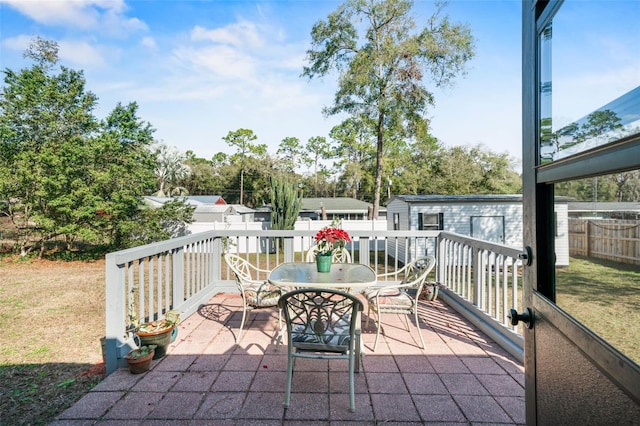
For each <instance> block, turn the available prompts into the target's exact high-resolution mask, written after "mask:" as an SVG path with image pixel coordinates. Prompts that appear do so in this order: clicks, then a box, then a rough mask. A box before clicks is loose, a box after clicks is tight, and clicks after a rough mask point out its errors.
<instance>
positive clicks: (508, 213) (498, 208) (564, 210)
mask: <svg viewBox="0 0 640 426" xmlns="http://www.w3.org/2000/svg"><path fill="white" fill-rule="evenodd" d="M555 211H556V217H557V235H556V256H557V260H556V264H557V265H558V266H568V265H569V242H568V241H569V240H568V220H567V217H568V216H567V215H568V206H567V204H566V203H556V206H555ZM394 212H397V213H399V214H400V229H402V230H407V229H409V230H411V229H416V230H417V229H418V215H419V214H420V213H428V214H438V213H443V214H444V223H443V227H444V230H445V231H449V232H455V233H456V234H461V235H468V236H472V235H471V234H472V230H471V218H472V216H498V217H504V242H503V243H502V244H504V245H506V246H508V247H513V248H516V249H518V250H520V249H522V248H523V243H522V239H523V236H522V228H523V226H522V223H523V219H522V202H514V201H495V200H492V201H482V200H472V201H469V202H460V201H454V202H442V201H438V202H429V201H424V202H416V201H414V202H411V203H408V202H406V201H403V200H401V199H398V198H396V199H393V200H392V201H391V202H390V203H389V204H388V205H387V214H388V215H387V224H388V225H387V226H388V229H393V213H394ZM419 252H424V253H425V254H434V252H435V248H434V247H426V248H420V249H419ZM402 255H403V256H404V252H403V253H402Z"/></svg>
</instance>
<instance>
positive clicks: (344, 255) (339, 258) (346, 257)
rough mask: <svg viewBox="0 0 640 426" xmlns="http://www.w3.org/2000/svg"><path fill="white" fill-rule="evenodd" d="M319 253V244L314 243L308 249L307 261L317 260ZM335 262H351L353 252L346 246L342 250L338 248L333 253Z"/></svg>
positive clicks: (332, 259)
mask: <svg viewBox="0 0 640 426" xmlns="http://www.w3.org/2000/svg"><path fill="white" fill-rule="evenodd" d="M317 254H318V245H317V244H316V245H313V246H311V248H310V249H309V250H308V251H307V255H306V261H307V262H315V261H316V255H317ZM331 261H332V262H333V263H351V253H349V250H347V249H346V248H344V247H343V248H342V249H340V250H336V251H335V252H334V253H333V257H332V258H331Z"/></svg>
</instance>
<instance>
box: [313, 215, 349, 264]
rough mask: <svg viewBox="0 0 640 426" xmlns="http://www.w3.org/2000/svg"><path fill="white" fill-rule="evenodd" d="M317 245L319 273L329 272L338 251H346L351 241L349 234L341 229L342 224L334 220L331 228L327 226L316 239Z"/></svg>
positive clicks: (318, 233) (319, 232)
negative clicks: (345, 248)
mask: <svg viewBox="0 0 640 426" xmlns="http://www.w3.org/2000/svg"><path fill="white" fill-rule="evenodd" d="M314 239H315V241H316V244H317V247H318V249H317V252H316V263H317V265H318V272H329V271H330V270H331V261H332V258H333V255H334V253H335V252H336V251H339V250H342V249H344V247H345V246H346V244H347V243H348V242H349V241H351V237H350V236H349V233H348V232H347V231H345V230H344V229H342V228H341V227H340V222H339V221H336V220H334V221H333V222H332V223H331V226H325V227H324V228H322V229H321V230H319V231H318V232H317V233H316V235H315V237H314Z"/></svg>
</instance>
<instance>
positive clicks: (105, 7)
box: [0, 0, 147, 35]
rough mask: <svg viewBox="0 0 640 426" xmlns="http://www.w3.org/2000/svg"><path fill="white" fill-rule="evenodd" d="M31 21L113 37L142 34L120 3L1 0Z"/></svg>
mask: <svg viewBox="0 0 640 426" xmlns="http://www.w3.org/2000/svg"><path fill="white" fill-rule="evenodd" d="M0 3H4V4H6V5H9V6H10V7H12V8H14V9H16V10H17V11H19V12H20V13H22V14H23V15H25V16H27V17H29V18H31V19H33V20H34V21H36V22H38V23H41V24H45V25H50V26H63V27H69V28H74V29H81V30H94V31H96V30H100V31H104V32H107V33H111V34H113V35H126V34H129V33H131V32H133V31H140V30H146V29H147V26H146V24H145V23H144V22H142V21H140V20H139V19H137V18H127V17H126V16H125V15H124V13H125V12H126V5H125V4H124V1H123V0H82V1H78V0H62V1H34V0H1V1H0Z"/></svg>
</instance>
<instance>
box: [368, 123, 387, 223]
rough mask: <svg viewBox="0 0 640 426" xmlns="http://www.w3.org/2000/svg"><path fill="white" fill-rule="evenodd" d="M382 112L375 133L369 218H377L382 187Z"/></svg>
mask: <svg viewBox="0 0 640 426" xmlns="http://www.w3.org/2000/svg"><path fill="white" fill-rule="evenodd" d="M383 123H384V113H382V112H381V113H380V114H378V126H377V127H378V128H377V129H376V133H377V136H378V143H377V148H376V179H375V190H374V194H373V210H372V212H371V217H369V220H372V219H377V218H378V210H379V209H380V188H381V187H382V161H383V156H382V154H383V148H384V124H383Z"/></svg>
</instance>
